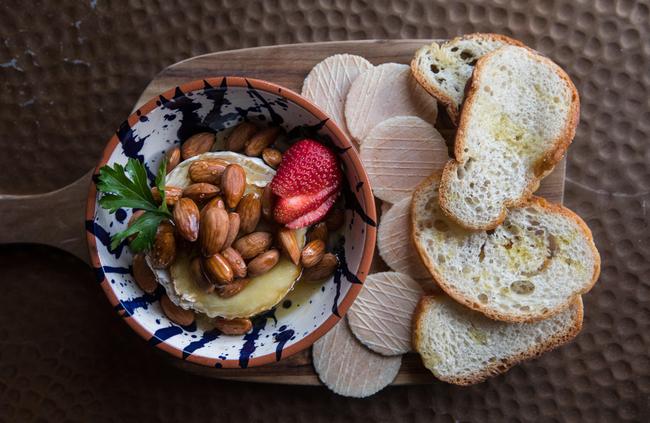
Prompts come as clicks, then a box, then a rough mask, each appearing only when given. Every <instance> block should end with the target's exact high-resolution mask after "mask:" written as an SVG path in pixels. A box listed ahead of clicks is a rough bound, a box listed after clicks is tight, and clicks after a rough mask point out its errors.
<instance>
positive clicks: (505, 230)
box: [411, 175, 600, 322]
mask: <svg viewBox="0 0 650 423" xmlns="http://www.w3.org/2000/svg"><path fill="white" fill-rule="evenodd" d="M437 181H438V176H437V175H432V176H430V177H429V178H428V179H427V180H425V181H424V182H423V183H422V184H421V185H420V186H419V187H418V188H417V189H416V190H415V192H414V194H413V201H412V203H411V223H412V236H413V242H414V244H415V247H416V249H417V251H418V253H419V254H420V257H421V259H422V262H423V263H424V265H425V266H426V267H427V269H428V270H429V272H430V273H431V275H432V276H433V278H434V279H435V280H436V282H437V283H438V285H439V286H440V288H442V290H443V291H445V292H446V293H447V294H448V295H449V296H451V297H452V298H453V299H455V300H456V301H458V302H460V303H462V304H464V305H466V306H467V307H469V308H471V309H474V310H476V311H479V312H481V313H483V314H485V315H486V316H488V317H490V318H492V319H496V320H504V321H510V322H531V321H536V320H541V319H545V318H547V317H550V316H552V315H554V314H557V313H559V312H560V311H562V310H563V309H565V308H566V307H568V306H569V304H571V302H573V301H574V300H575V299H576V298H577V297H578V296H579V295H581V294H584V293H586V292H588V291H589V290H590V289H591V288H592V287H593V285H594V283H595V282H596V280H597V279H598V275H599V274H600V256H599V255H598V250H596V246H595V245H594V242H593V238H592V236H591V232H590V231H589V228H588V227H587V225H586V224H585V223H584V222H583V221H582V219H580V217H579V216H577V215H576V214H575V213H573V212H572V211H571V210H569V209H567V208H565V207H562V206H560V205H557V204H551V203H548V202H547V201H546V200H544V199H542V198H539V197H533V198H531V199H530V200H529V201H528V202H527V203H525V204H523V205H522V207H519V208H515V209H512V210H510V214H509V215H508V218H507V219H506V221H505V222H504V224H503V225H502V226H499V227H498V228H496V229H494V230H493V231H487V232H485V231H469V230H467V229H465V228H463V227H462V226H459V225H457V224H455V223H454V222H453V221H452V220H450V219H448V218H447V217H446V216H445V214H444V213H442V212H441V211H440V208H439V207H438V192H437Z"/></svg>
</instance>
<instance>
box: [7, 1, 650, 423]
mask: <svg viewBox="0 0 650 423" xmlns="http://www.w3.org/2000/svg"><path fill="white" fill-rule="evenodd" d="M0 4H1V9H2V10H1V11H0V34H1V41H2V42H1V43H0V84H1V85H0V143H1V144H0V145H1V147H2V149H1V150H0V169H2V170H1V171H0V192H2V193H34V192H41V191H46V190H50V189H54V188H58V187H61V186H63V185H64V184H67V183H69V182H72V181H73V180H75V179H76V178H78V177H80V176H81V175H82V174H84V173H85V171H86V170H88V169H89V168H90V167H91V166H93V165H94V163H95V162H96V160H97V158H98V157H99V153H100V151H101V149H102V148H103V145H104V143H105V141H106V140H107V139H108V137H109V136H110V135H111V134H112V131H113V130H114V128H116V127H117V125H118V124H119V123H120V121H121V120H122V119H124V118H125V117H126V116H127V114H128V112H129V110H130V109H131V107H132V106H133V103H134V102H135V101H136V99H137V98H138V95H139V93H140V92H141V90H142V89H143V88H144V87H145V85H146V84H147V82H148V81H149V79H150V78H151V76H152V75H154V74H155V73H156V72H158V71H159V70H160V69H162V68H163V67H165V66H167V65H169V64H171V63H173V62H175V61H178V60H181V59H184V58H186V57H189V56H192V55H196V54H201V53H207V52H212V51H219V50H225V49H235V48H241V47H251V46H258V45H271V44H278V43H291V42H305V41H324V40H343V39H360V38H445V37H450V36H453V35H455V34H461V33H465V32H471V31H495V32H502V33H505V34H508V35H512V36H514V37H516V38H519V39H521V40H523V41H524V42H526V43H528V44H529V45H531V46H532V47H534V48H536V49H539V50H540V51H542V52H543V53H545V54H547V55H549V56H551V57H552V58H553V59H554V60H555V61H557V62H558V63H559V64H560V65H562V66H563V67H564V68H565V69H566V70H567V71H568V73H569V74H570V75H571V77H572V78H573V80H574V81H575V83H576V85H577V87H578V89H579V91H580V94H581V96H582V116H581V123H580V127H579V129H578V133H577V136H576V140H575V142H574V144H573V146H572V147H571V149H570V154H569V161H568V175H567V188H566V203H567V204H568V205H569V207H571V208H573V209H574V210H575V211H577V212H578V213H579V214H581V215H582V216H583V217H584V218H585V220H586V221H587V222H588V224H589V225H590V227H591V228H592V230H593V232H594V236H595V239H596V243H597V244H598V247H599V249H600V251H601V253H602V258H603V272H602V276H601V279H600V282H599V283H598V284H597V285H596V287H595V288H594V290H593V291H592V292H591V293H590V294H589V295H587V296H586V298H585V307H586V317H585V325H584V326H585V327H584V330H583V332H582V333H581V334H580V335H579V336H578V338H577V340H576V341H575V342H574V343H572V344H570V345H568V346H566V347H564V348H561V349H560V350H558V351H555V352H552V353H549V354H546V355H544V356H543V357H542V358H540V359H539V360H537V361H533V362H529V363H526V364H524V365H521V366H518V367H516V368H514V369H513V370H511V371H510V372H508V373H507V374H506V375H505V376H501V377H497V378H495V379H492V380H490V381H488V382H486V383H484V384H481V385H478V386H474V387H471V388H458V387H453V386H449V385H445V384H443V383H435V384H433V385H430V386H410V387H396V388H389V389H386V390H384V391H382V392H380V393H379V394H377V395H376V396H374V397H373V398H371V399H369V400H353V399H346V398H341V397H338V396H336V395H334V394H332V393H330V392H329V391H327V390H326V389H324V388H315V387H292V386H271V385H254V384H241V383H233V382H225V381H218V380H212V379H205V378H200V377H196V376H191V375H189V374H186V373H183V372H181V371H180V370H175V369H173V368H171V367H170V366H168V365H166V364H165V361H164V360H163V359H162V358H161V357H160V355H159V353H157V352H156V351H154V349H152V348H149V347H147V346H146V345H145V344H144V342H142V340H141V339H139V338H138V337H137V335H135V334H134V333H133V332H132V331H130V330H128V329H127V327H126V325H124V323H123V322H121V321H120V319H119V318H118V317H117V316H116V315H115V313H113V312H112V311H111V309H110V307H109V305H108V302H107V301H106V299H105V297H104V295H103V293H102V292H101V290H100V289H98V287H97V285H96V284H95V283H94V277H93V274H92V272H91V270H90V269H89V268H87V267H86V266H85V265H84V264H83V263H82V262H81V261H79V260H77V259H75V258H72V257H70V256H68V255H66V254H64V253H61V252H58V251H54V250H52V249H48V248H45V247H35V246H3V247H0V287H1V291H0V421H20V422H22V421H84V422H85V421H93V422H99V421H120V422H124V421H136V420H144V421H178V420H185V419H186V420H187V421H192V420H200V421H206V420H219V421H223V422H227V421H236V422H242V421H260V422H261V421H283V422H287V423H290V422H298V421H307V420H309V421H313V422H321V421H322V422H338V421H355V420H356V421H366V420H377V421H398V420H404V421H413V422H431V421H470V420H471V421H486V420H487V419H491V420H493V421H495V420H512V421H515V420H521V421H538V420H549V421H579V420H583V421H591V422H593V421H603V422H611V421H648V420H649V419H650V406H649V405H648V404H649V403H650V353H649V350H650V228H649V227H648V206H650V4H649V2H648V1H633V0H623V1H614V0H596V1H584V0H582V1H574V0H565V1H550V0H542V1H535V2H533V1H530V2H527V1H498V0H494V1H489V2H487V1H485V2H483V1H481V2H479V1H466V2H455V1H449V0H445V1H432V0H425V1H417V2H416V1H398V0H392V1H372V2H371V1H351V2H347V1H319V2H316V1H296V0H288V1H265V2H262V1H243V0H233V1H222V2H215V1H202V2H199V1H195V2H190V1H187V2H172V1H163V0H158V1H139V0H129V1H111V2H108V1H105V0H91V1H75V0H67V1H54V0H52V1H49V2H40V1H7V0H4V1H1V2H0ZM1 212H2V211H1V210H0V219H1ZM43 218H47V211H44V212H43Z"/></svg>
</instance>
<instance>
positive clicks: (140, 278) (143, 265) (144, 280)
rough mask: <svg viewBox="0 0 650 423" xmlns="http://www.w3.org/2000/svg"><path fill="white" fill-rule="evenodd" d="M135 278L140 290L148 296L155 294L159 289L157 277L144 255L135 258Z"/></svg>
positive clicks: (137, 255)
mask: <svg viewBox="0 0 650 423" xmlns="http://www.w3.org/2000/svg"><path fill="white" fill-rule="evenodd" d="M133 278H134V279H135V282H136V283H137V284H138V286H139V287H140V289H142V290H143V291H144V292H146V293H147V294H153V293H154V291H155V290H156V288H157V287H158V281H156V276H155V275H154V274H153V271H152V270H151V268H150V267H149V265H148V264H147V261H146V260H145V257H144V254H136V255H135V256H133Z"/></svg>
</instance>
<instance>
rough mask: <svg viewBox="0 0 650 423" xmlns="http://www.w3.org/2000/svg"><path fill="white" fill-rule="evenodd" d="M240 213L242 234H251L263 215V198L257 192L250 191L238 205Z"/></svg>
mask: <svg viewBox="0 0 650 423" xmlns="http://www.w3.org/2000/svg"><path fill="white" fill-rule="evenodd" d="M237 213H239V219H240V223H239V231H240V232H241V233H242V234H249V233H251V232H253V231H254V230H255V228H257V224H258V223H259V221H260V217H261V215H262V200H261V198H260V195H259V194H258V193H256V192H249V193H248V194H246V195H244V197H243V198H242V199H241V201H240V202H239V204H238V205H237Z"/></svg>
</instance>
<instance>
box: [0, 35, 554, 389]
mask: <svg viewBox="0 0 650 423" xmlns="http://www.w3.org/2000/svg"><path fill="white" fill-rule="evenodd" d="M429 42H431V40H366V41H344V42H327V43H306V44H293V45H281V46H271V47H256V48H248V49H242V50H232V51H224V52H219V53H211V54H206V55H202V56H197V57H192V58H190V59H187V60H184V61H182V62H179V63H176V64H174V65H172V66H169V67H168V68H166V69H164V70H163V71H162V72H160V73H159V74H158V75H156V76H155V77H154V79H153V80H152V81H151V82H150V83H149V85H148V86H147V87H146V88H145V90H144V92H143V93H142V95H141V96H140V98H139V99H138V101H137V103H136V105H135V107H134V110H135V109H137V108H138V107H140V106H141V105H142V104H144V103H146V102H147V101H148V100H149V99H151V98H153V97H155V96H157V95H158V94H160V93H161V92H163V91H165V90H167V89H169V88H173V87H175V86H177V85H179V84H182V83H184V82H188V81H191V80H195V79H203V78H207V77H212V76H246V77H251V78H258V79H265V80H268V81H270V82H274V83H276V84H279V85H282V86H284V87H286V88H289V89H291V90H294V91H296V92H298V93H299V92H300V90H301V87H302V81H303V80H304V78H305V77H306V76H307V74H308V73H309V71H310V70H311V68H312V67H313V66H314V65H315V64H317V63H318V62H320V61H321V60H323V59H325V58H326V57H328V56H331V55H333V54H337V53H350V54H357V55H360V56H363V57H365V58H366V59H368V60H369V61H370V62H372V63H373V64H381V63H386V62H397V63H409V62H410V60H411V57H412V55H413V53H414V51H415V50H416V49H417V48H418V47H420V46H422V45H423V44H427V43H429ZM438 126H439V130H440V132H441V133H442V134H443V135H444V136H445V137H446V138H447V139H448V140H449V141H451V140H452V139H453V128H451V127H450V126H447V125H446V124H445V120H444V119H439V125H438ZM565 166H566V163H565V160H562V162H560V163H559V164H558V165H557V166H556V168H555V170H554V171H553V173H551V174H550V175H549V176H548V177H546V178H545V179H544V180H543V181H542V184H541V186H540V189H539V190H538V192H537V195H541V196H543V197H546V198H547V199H549V200H551V201H554V202H560V203H561V202H562V200H563V196H564V176H565ZM91 175H92V171H90V172H89V173H87V174H86V175H84V176H83V177H82V178H80V179H79V180H78V181H76V182H74V183H72V184H70V185H68V186H67V187H64V188H62V189H60V190H57V191H54V192H51V193H46V194H39V195H26V196H13V195H11V196H8V195H0V210H2V216H3V219H2V221H1V222H0V244H7V243H16V242H31V243H39V244H46V245H51V246H55V247H58V248H61V249H63V250H66V251H68V252H70V253H72V254H74V255H76V256H78V257H79V258H81V259H82V260H84V261H85V262H86V263H89V259H88V251H87V247H86V237H85V228H84V220H85V218H84V213H85V208H86V196H87V189H88V184H89V183H90V177H91ZM44 209H46V210H51V211H52V213H54V216H50V218H49V219H41V218H39V217H38V216H39V210H44ZM160 353H161V354H163V355H165V356H166V357H169V360H170V363H171V364H173V365H174V366H177V367H180V368H182V369H184V370H186V371H189V372H191V373H195V374H199V375H203V376H210V377H217V378H222V379H232V380H238V381H249V382H266V383H282V384H295V385H318V384H320V381H319V380H318V376H317V375H316V373H315V372H314V368H313V366H312V361H311V350H307V351H303V352H300V353H297V354H295V355H293V356H291V357H288V358H286V359H283V360H282V361H280V362H278V363H275V364H271V365H266V366H261V367H253V368H249V369H213V368H208V367H203V366H200V365H196V364H192V363H188V362H185V361H182V360H178V359H175V358H172V357H171V356H168V355H167V354H165V353H163V352H160ZM431 381H433V376H432V375H431V373H430V372H429V371H428V370H426V369H425V368H424V367H423V366H422V364H421V362H420V358H419V356H418V355H416V354H407V355H405V356H404V357H403V360H402V367H401V369H400V372H399V374H398V376H397V378H396V379H395V381H394V382H393V384H394V385H407V384H418V383H429V382H431Z"/></svg>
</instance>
